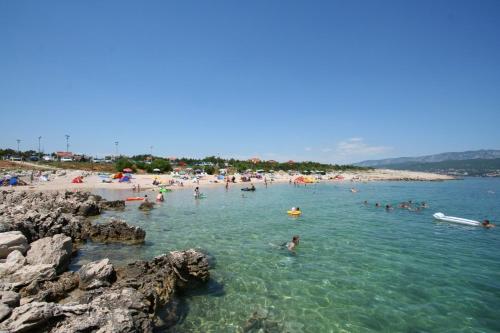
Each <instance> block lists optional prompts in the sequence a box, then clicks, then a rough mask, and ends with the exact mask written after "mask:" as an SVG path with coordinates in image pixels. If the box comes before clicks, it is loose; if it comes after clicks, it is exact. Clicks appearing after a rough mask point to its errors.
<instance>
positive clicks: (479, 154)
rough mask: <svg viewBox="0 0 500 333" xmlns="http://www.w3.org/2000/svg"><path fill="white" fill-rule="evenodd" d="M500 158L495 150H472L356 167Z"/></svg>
mask: <svg viewBox="0 0 500 333" xmlns="http://www.w3.org/2000/svg"><path fill="white" fill-rule="evenodd" d="M495 158H500V150H494V149H488V150H486V149H483V150H470V151H463V152H451V153H441V154H435V155H426V156H419V157H397V158H385V159H382V160H367V161H363V162H359V163H355V164H354V165H358V166H363V167H374V168H378V167H382V166H383V167H387V166H390V165H394V164H403V163H410V162H414V163H433V162H443V161H462V160H474V159H485V160H490V159H495Z"/></svg>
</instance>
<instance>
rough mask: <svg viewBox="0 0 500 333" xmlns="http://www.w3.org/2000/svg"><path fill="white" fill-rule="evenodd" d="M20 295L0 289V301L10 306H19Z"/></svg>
mask: <svg viewBox="0 0 500 333" xmlns="http://www.w3.org/2000/svg"><path fill="white" fill-rule="evenodd" d="M20 299H21V297H20V296H19V294H18V293H16V292H13V291H0V303H2V304H5V305H7V306H10V307H11V308H13V307H16V306H19V300H20Z"/></svg>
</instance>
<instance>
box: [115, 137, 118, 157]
mask: <svg viewBox="0 0 500 333" xmlns="http://www.w3.org/2000/svg"><path fill="white" fill-rule="evenodd" d="M118 143H119V142H118V141H115V159H116V158H117V157H118Z"/></svg>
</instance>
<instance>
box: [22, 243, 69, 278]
mask: <svg viewBox="0 0 500 333" xmlns="http://www.w3.org/2000/svg"><path fill="white" fill-rule="evenodd" d="M72 249H73V245H72V242H71V238H70V237H68V236H65V235H62V234H57V235H55V236H52V237H44V238H41V239H39V240H37V241H34V242H33V243H31V244H30V250H29V251H28V254H27V256H26V260H27V261H28V263H29V264H31V265H37V264H49V265H53V267H54V268H55V269H56V271H57V272H58V273H61V272H64V271H65V270H66V268H67V267H68V264H69V262H70V259H71V251H72Z"/></svg>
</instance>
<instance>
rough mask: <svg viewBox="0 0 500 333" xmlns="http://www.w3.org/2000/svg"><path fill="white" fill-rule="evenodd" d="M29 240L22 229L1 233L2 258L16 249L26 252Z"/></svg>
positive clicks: (0, 253) (0, 255)
mask: <svg viewBox="0 0 500 333" xmlns="http://www.w3.org/2000/svg"><path fill="white" fill-rule="evenodd" d="M27 249H28V240H27V239H26V237H25V236H24V235H23V233H22V232H20V231H8V232H2V233H0V259H5V258H7V256H8V255H9V253H11V252H12V251H14V250H18V251H20V252H21V253H23V254H24V253H26V250H27Z"/></svg>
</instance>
